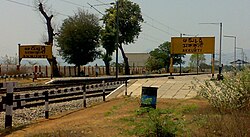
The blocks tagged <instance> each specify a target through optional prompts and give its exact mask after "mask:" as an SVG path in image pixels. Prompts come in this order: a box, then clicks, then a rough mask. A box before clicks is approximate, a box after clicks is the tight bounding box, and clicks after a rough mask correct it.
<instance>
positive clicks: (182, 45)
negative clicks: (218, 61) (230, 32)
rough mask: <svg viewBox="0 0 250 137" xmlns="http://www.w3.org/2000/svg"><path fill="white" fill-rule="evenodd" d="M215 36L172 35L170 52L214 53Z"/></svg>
mask: <svg viewBox="0 0 250 137" xmlns="http://www.w3.org/2000/svg"><path fill="white" fill-rule="evenodd" d="M214 47H215V37H172V38H171V54H214V49H215V48H214Z"/></svg>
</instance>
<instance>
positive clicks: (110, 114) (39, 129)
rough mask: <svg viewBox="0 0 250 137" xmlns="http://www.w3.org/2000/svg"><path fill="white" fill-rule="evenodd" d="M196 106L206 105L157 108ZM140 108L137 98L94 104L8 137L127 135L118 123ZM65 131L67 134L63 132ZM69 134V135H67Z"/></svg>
mask: <svg viewBox="0 0 250 137" xmlns="http://www.w3.org/2000/svg"><path fill="white" fill-rule="evenodd" d="M183 102H185V103H189V104H192V103H199V104H200V105H201V106H204V105H205V106H206V104H207V103H206V102H205V101H202V100H195V99H193V100H188V101H187V102H186V101H184V100H167V99H160V100H158V105H157V107H158V108H166V107H167V106H168V104H169V105H170V104H171V105H178V104H179V103H183ZM139 106H140V103H139V99H134V98H119V99H114V100H111V101H108V102H105V103H101V104H98V105H95V106H93V107H90V108H87V109H82V110H77V111H74V112H67V113H64V114H62V115H60V116H53V117H51V118H50V119H49V120H45V119H41V120H39V121H36V123H35V124H32V125H29V126H27V127H24V128H23V129H21V130H18V131H15V132H13V133H12V134H10V135H7V136H8V137H22V136H34V135H40V136H44V135H46V133H53V134H58V136H60V135H59V134H61V135H63V136H65V135H66V136H71V135H72V134H74V133H75V134H77V135H76V136H79V135H80V136H87V137H96V136H102V137H114V136H126V134H122V132H123V130H121V129H122V128H123V127H124V128H127V126H126V125H125V124H123V123H121V122H122V121H120V120H119V119H120V118H123V117H126V116H129V115H131V114H134V112H135V110H137V109H138V108H139ZM66 132H67V133H66ZM69 134H70V135H69Z"/></svg>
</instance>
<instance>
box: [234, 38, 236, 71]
mask: <svg viewBox="0 0 250 137" xmlns="http://www.w3.org/2000/svg"><path fill="white" fill-rule="evenodd" d="M234 67H235V68H236V37H234Z"/></svg>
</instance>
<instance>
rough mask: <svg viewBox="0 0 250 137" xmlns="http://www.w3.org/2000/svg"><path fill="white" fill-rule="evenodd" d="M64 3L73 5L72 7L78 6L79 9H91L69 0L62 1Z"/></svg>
mask: <svg viewBox="0 0 250 137" xmlns="http://www.w3.org/2000/svg"><path fill="white" fill-rule="evenodd" d="M61 1H62V2H65V3H68V4H71V5H75V6H78V7H84V8H89V7H87V6H83V5H80V4H77V3H74V2H71V1H69V0H61Z"/></svg>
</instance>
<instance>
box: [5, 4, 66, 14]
mask: <svg viewBox="0 0 250 137" xmlns="http://www.w3.org/2000/svg"><path fill="white" fill-rule="evenodd" d="M6 1H8V2H12V3H15V4H18V5H22V6H26V7H29V8H34V9H36V8H37V7H35V6H31V5H29V4H25V3H21V2H17V1H14V0H6ZM52 12H54V13H56V14H60V15H63V16H67V17H68V16H69V15H66V14H63V13H60V12H57V11H52Z"/></svg>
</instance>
